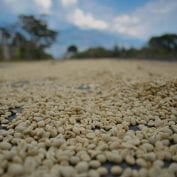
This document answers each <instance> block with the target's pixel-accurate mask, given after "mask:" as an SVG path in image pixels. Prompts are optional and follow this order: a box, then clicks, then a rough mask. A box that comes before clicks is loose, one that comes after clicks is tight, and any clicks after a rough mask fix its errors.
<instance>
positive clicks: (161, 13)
mask: <svg viewBox="0 0 177 177" xmlns="http://www.w3.org/2000/svg"><path fill="white" fill-rule="evenodd" d="M176 10H177V1H176V0H169V1H168V2H167V1H166V0H156V1H150V2H149V3H147V4H146V5H145V6H143V7H141V8H139V9H137V10H135V11H134V12H133V13H129V14H123V15H119V16H117V17H114V20H113V21H112V24H111V26H112V28H111V29H112V31H114V32H117V33H119V34H123V35H128V36H130V37H135V38H139V39H145V38H148V37H149V36H151V35H154V34H155V33H159V32H166V31H165V30H166V29H169V28H168V26H167V24H168V23H169V22H170V20H171V19H173V13H174V12H175V11H176Z"/></svg>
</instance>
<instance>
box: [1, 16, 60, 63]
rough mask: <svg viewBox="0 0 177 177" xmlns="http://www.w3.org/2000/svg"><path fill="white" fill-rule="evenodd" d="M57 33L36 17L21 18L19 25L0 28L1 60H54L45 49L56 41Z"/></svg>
mask: <svg viewBox="0 0 177 177" xmlns="http://www.w3.org/2000/svg"><path fill="white" fill-rule="evenodd" d="M56 37H57V32H56V31H54V30H52V29H50V28H49V27H48V25H47V23H46V22H45V21H44V20H42V19H40V18H36V17H34V16H32V15H31V16H26V15H21V16H19V19H18V23H17V24H16V25H12V26H8V27H7V26H1V27H0V60H5V61H8V60H10V59H13V60H21V59H24V60H31V59H46V58H52V56H51V55H49V54H48V53H46V51H45V49H46V48H48V47H50V46H51V45H52V44H53V43H54V42H55V40H56Z"/></svg>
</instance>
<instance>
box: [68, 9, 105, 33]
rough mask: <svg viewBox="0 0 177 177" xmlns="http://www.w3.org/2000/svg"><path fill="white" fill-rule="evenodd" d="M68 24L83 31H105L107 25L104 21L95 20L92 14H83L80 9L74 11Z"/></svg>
mask: <svg viewBox="0 0 177 177" xmlns="http://www.w3.org/2000/svg"><path fill="white" fill-rule="evenodd" d="M69 20H70V22H72V23H73V24H74V25H76V26H78V27H80V28H83V29H97V30H105V29H106V28H107V27H108V25H107V23H106V22H105V21H102V20H99V19H96V18H95V17H94V16H93V15H92V14H90V13H85V12H83V11H82V10H81V9H76V10H75V11H74V12H73V14H71V15H70V16H69Z"/></svg>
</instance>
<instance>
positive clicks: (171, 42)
mask: <svg viewBox="0 0 177 177" xmlns="http://www.w3.org/2000/svg"><path fill="white" fill-rule="evenodd" d="M148 45H149V47H150V48H151V49H156V50H167V51H175V50H177V35H176V34H164V35H162V36H158V37H152V38H151V39H150V40H149V42H148Z"/></svg>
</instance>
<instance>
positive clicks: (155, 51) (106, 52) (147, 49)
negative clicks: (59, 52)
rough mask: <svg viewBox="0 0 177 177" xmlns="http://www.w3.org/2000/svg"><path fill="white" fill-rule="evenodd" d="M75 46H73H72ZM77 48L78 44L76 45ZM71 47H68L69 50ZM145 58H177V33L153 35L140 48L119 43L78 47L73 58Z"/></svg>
mask: <svg viewBox="0 0 177 177" xmlns="http://www.w3.org/2000/svg"><path fill="white" fill-rule="evenodd" d="M72 47H73V46H72ZM75 48H77V46H75ZM69 49H70V47H68V51H69ZM104 57H106V58H144V59H161V60H177V35H176V34H164V35H161V36H154V37H151V38H150V39H149V40H148V42H147V44H146V46H143V47H142V48H140V49H136V48H128V49H127V48H124V47H119V46H118V45H116V46H114V47H113V48H112V49H106V48H104V47H95V48H89V49H87V50H84V51H82V52H78V49H75V50H74V51H73V55H72V57H71V58H104Z"/></svg>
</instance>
